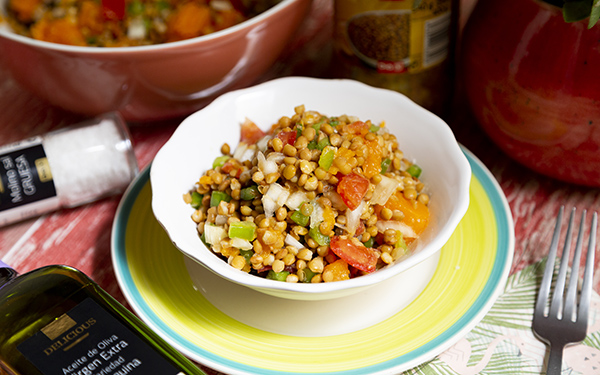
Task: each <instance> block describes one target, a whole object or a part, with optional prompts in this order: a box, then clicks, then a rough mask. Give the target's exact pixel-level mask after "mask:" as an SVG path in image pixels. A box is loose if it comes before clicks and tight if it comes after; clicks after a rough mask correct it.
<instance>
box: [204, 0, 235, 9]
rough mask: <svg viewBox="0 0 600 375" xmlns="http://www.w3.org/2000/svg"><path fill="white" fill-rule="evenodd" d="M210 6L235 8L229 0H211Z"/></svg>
mask: <svg viewBox="0 0 600 375" xmlns="http://www.w3.org/2000/svg"><path fill="white" fill-rule="evenodd" d="M210 7H211V8H213V9H214V10H220V11H227V10H231V9H233V6H232V5H231V3H230V2H229V1H224V0H212V1H211V2H210Z"/></svg>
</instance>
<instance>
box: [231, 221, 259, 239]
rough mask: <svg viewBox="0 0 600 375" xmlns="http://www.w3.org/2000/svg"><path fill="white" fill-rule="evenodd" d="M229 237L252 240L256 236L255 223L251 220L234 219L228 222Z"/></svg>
mask: <svg viewBox="0 0 600 375" xmlns="http://www.w3.org/2000/svg"><path fill="white" fill-rule="evenodd" d="M228 234H229V237H230V238H241V239H244V240H248V241H252V240H254V239H255V238H256V224H254V223H253V222H251V221H234V222H233V223H231V224H229V233H228Z"/></svg>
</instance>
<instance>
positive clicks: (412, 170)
mask: <svg viewBox="0 0 600 375" xmlns="http://www.w3.org/2000/svg"><path fill="white" fill-rule="evenodd" d="M406 171H407V172H408V173H409V174H410V175H411V176H413V177H416V178H419V176H421V167H419V166H418V165H416V164H411V166H410V167H408V168H407V169H406Z"/></svg>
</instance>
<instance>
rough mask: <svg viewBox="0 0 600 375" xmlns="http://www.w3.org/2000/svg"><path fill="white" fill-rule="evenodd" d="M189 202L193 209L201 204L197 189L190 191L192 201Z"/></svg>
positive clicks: (200, 195)
mask: <svg viewBox="0 0 600 375" xmlns="http://www.w3.org/2000/svg"><path fill="white" fill-rule="evenodd" d="M190 204H191V205H192V207H194V208H195V209H198V208H200V206H202V194H200V193H198V192H197V191H194V192H192V202H191V203H190Z"/></svg>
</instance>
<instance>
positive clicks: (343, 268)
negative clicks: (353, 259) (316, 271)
mask: <svg viewBox="0 0 600 375" xmlns="http://www.w3.org/2000/svg"><path fill="white" fill-rule="evenodd" d="M326 273H330V274H331V275H332V276H333V279H332V280H327V281H341V280H348V279H350V269H348V263H346V261H345V260H343V259H338V260H336V261H335V262H333V263H329V264H328V265H326V266H325V268H324V269H323V274H326Z"/></svg>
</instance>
